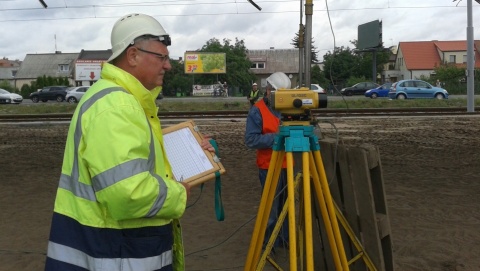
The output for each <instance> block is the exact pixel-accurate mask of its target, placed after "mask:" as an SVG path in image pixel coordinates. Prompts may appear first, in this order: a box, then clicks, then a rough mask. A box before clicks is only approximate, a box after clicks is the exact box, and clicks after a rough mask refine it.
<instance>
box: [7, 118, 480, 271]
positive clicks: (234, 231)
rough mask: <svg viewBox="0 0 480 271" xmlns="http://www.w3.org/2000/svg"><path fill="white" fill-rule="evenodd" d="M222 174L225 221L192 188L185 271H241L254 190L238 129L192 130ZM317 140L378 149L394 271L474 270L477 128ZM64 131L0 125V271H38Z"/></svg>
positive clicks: (365, 132) (374, 129) (340, 121)
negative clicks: (205, 138) (208, 139)
mask: <svg viewBox="0 0 480 271" xmlns="http://www.w3.org/2000/svg"><path fill="white" fill-rule="evenodd" d="M197 124H199V125H200V126H201V129H202V132H204V133H208V134H211V135H213V136H215V137H216V139H217V142H218V145H219V147H220V156H221V157H222V162H223V164H224V166H225V168H226V170H227V173H226V175H224V176H223V177H222V196H223V204H224V208H225V221H222V222H218V221H217V220H216V217H215V209H214V196H213V192H214V185H213V182H209V183H207V184H206V185H205V187H204V188H203V190H200V188H194V189H193V190H192V195H191V197H190V199H189V202H190V204H192V206H191V207H189V208H188V209H187V211H186V213H185V215H184V217H183V219H182V223H183V229H184V240H185V246H186V251H185V253H186V261H187V270H190V271H199V270H231V271H240V270H243V266H244V263H245V259H246V255H247V253H248V246H249V243H250V238H251V234H252V230H253V227H254V223H255V216H256V212H257V207H258V204H259V201H260V195H261V192H260V184H259V181H258V177H257V171H256V167H255V152H254V151H253V150H249V149H247V148H246V147H245V146H244V144H243V132H244V128H245V122H244V121H223V122H220V123H218V122H212V121H207V122H203V121H197ZM320 126H321V128H322V129H321V130H322V135H323V136H324V137H329V138H333V137H335V136H336V130H335V129H338V137H339V140H340V144H360V143H371V144H374V145H376V146H378V147H379V150H380V156H381V161H382V166H383V176H384V180H385V190H386V197H387V206H388V211H389V215H390V224H391V234H392V242H393V253H394V255H393V258H394V262H395V270H397V271H416V270H431V271H454V270H455V271H464V270H465V271H469V270H480V245H479V244H480V230H479V228H480V200H479V197H478V194H480V182H479V180H480V137H479V131H480V118H479V117H475V116H469V117H418V118H408V119H407V118H393V117H392V118H371V119H353V118H352V119H346V118H335V119H329V120H325V122H322V123H321V124H320ZM66 131H67V126H66V125H65V124H63V125H55V124H41V125H39V124H35V125H32V124H30V125H13V124H0V210H1V211H0V271H5V270H12V271H18V270H43V264H44V261H45V252H46V247H47V239H48V232H49V228H50V219H51V215H52V210H53V202H54V197H55V191H56V188H57V185H58V177H59V176H60V168H61V163H62V158H63V149H64V144H65V138H66Z"/></svg>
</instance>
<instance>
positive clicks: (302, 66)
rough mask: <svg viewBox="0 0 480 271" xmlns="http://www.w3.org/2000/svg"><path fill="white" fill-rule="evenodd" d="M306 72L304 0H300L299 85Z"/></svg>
mask: <svg viewBox="0 0 480 271" xmlns="http://www.w3.org/2000/svg"><path fill="white" fill-rule="evenodd" d="M304 73H305V26H304V25H303V0H300V25H299V29H298V86H299V87H302V86H303V75H304Z"/></svg>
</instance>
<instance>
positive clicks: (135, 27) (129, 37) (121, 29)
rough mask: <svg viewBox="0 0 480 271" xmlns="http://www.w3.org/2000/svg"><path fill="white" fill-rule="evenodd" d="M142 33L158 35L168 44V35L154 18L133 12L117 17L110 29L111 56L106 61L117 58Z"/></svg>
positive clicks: (159, 38)
mask: <svg viewBox="0 0 480 271" xmlns="http://www.w3.org/2000/svg"><path fill="white" fill-rule="evenodd" d="M143 35H151V36H155V37H158V40H159V41H161V42H163V43H164V44H165V45H167V46H168V45H170V44H171V41H170V36H169V35H168V34H167V32H165V29H163V27H162V25H161V24H160V23H159V22H158V21H157V20H155V18H153V17H151V16H148V15H145V14H138V13H133V14H129V15H126V16H123V17H122V18H120V19H118V21H117V22H116V23H115V25H114V26H113V29H112V34H111V37H110V40H111V43H112V56H111V57H110V58H109V59H108V62H110V61H112V60H114V59H115V58H117V57H118V56H119V55H120V54H121V53H122V52H123V51H124V50H125V49H127V47H128V46H129V45H132V44H133V41H134V40H135V39H136V38H138V37H140V36H143Z"/></svg>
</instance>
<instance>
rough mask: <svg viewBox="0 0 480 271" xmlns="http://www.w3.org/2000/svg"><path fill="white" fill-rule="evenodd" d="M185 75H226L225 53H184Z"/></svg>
mask: <svg viewBox="0 0 480 271" xmlns="http://www.w3.org/2000/svg"><path fill="white" fill-rule="evenodd" d="M184 63H185V66H184V67H185V73H226V72H227V57H226V54H225V53H206V52H187V53H185V62H184Z"/></svg>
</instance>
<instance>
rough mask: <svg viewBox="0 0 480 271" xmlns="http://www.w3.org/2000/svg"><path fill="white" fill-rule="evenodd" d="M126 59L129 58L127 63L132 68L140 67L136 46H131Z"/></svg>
mask: <svg viewBox="0 0 480 271" xmlns="http://www.w3.org/2000/svg"><path fill="white" fill-rule="evenodd" d="M125 53H126V57H127V62H128V64H129V65H130V66H132V67H136V66H137V65H138V57H139V55H138V49H137V48H135V47H134V46H131V47H129V48H127V51H126V52H125Z"/></svg>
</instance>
